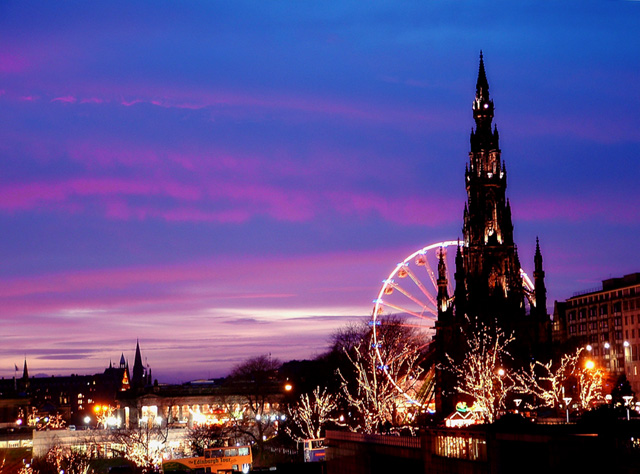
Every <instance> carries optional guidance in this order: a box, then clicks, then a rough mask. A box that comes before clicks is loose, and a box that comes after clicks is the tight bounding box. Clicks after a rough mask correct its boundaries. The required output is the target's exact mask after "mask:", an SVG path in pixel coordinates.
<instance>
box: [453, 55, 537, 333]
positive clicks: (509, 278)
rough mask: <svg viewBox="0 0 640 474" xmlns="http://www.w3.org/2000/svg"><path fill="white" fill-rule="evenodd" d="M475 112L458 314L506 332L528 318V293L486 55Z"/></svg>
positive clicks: (468, 173)
mask: <svg viewBox="0 0 640 474" xmlns="http://www.w3.org/2000/svg"><path fill="white" fill-rule="evenodd" d="M472 110H473V118H474V121H475V125H476V127H475V130H474V129H472V130H471V140H470V141H471V151H470V152H469V163H468V164H467V167H466V172H465V183H466V190H467V203H466V204H465V210H464V214H463V216H464V224H463V228H462V233H463V238H464V243H465V249H464V252H463V259H462V264H463V265H462V266H463V268H462V270H463V273H464V284H465V293H466V295H465V296H466V298H465V300H466V301H465V305H464V306H465V307H464V309H463V308H461V307H459V306H456V309H457V311H456V315H457V316H458V317H460V316H464V315H465V314H466V315H467V316H469V317H470V318H472V319H475V318H477V320H478V321H480V322H483V323H485V324H492V323H493V321H496V320H497V321H498V324H499V325H500V326H501V327H503V328H505V329H506V326H509V325H510V324H509V322H510V320H513V319H514V318H520V317H522V316H524V314H525V305H524V298H525V294H524V291H523V287H522V281H521V278H520V265H519V262H518V256H517V251H516V246H515V244H514V242H513V223H512V222H511V206H510V204H509V201H508V200H507V198H506V189H507V172H506V166H505V164H504V162H503V161H501V151H500V145H499V135H498V129H497V127H495V126H494V127H493V129H492V121H493V113H494V105H493V100H491V98H490V96H489V83H488V81H487V75H486V72H485V67H484V59H483V57H482V53H480V66H479V70H478V80H477V82H476V95H475V99H474V101H473V107H472Z"/></svg>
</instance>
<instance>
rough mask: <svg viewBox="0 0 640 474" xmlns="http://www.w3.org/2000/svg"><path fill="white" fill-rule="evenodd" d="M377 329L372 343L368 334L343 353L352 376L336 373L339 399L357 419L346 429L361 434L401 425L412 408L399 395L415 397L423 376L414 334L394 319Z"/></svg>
mask: <svg viewBox="0 0 640 474" xmlns="http://www.w3.org/2000/svg"><path fill="white" fill-rule="evenodd" d="M377 329H378V331H377V338H376V339H375V340H374V338H373V334H372V331H369V332H368V333H367V334H366V335H365V336H364V337H363V338H362V339H361V340H360V342H358V343H357V344H355V345H354V346H353V347H352V348H351V350H350V351H348V352H346V355H347V358H348V360H349V362H350V370H351V371H352V375H351V374H344V373H343V371H342V370H341V369H338V371H337V374H338V377H339V378H340V379H341V381H342V384H343V385H342V389H343V392H342V396H343V397H344V399H345V400H346V401H347V403H348V404H349V405H350V406H351V407H352V408H353V409H354V410H355V412H356V413H357V415H358V419H357V421H356V422H355V423H353V424H349V427H350V429H352V430H354V431H359V432H364V433H374V432H375V431H377V430H378V429H379V428H380V427H381V426H382V425H383V424H392V425H396V426H397V425H401V424H402V423H403V421H404V419H405V416H404V415H406V413H407V411H408V410H409V409H410V408H412V407H413V404H411V402H410V401H409V400H408V399H407V398H405V397H404V396H402V394H401V392H404V393H406V394H415V393H416V392H417V387H418V386H419V384H420V382H421V375H422V372H423V369H422V368H421V367H420V361H421V359H422V353H421V350H420V348H421V341H420V338H419V335H418V334H416V333H415V331H414V330H412V329H411V328H408V327H407V326H405V325H404V324H403V323H402V320H401V319H397V318H388V319H387V320H386V321H385V323H384V324H381V325H380V326H379V327H378V328H377ZM374 341H377V342H374ZM376 349H377V351H378V352H376ZM378 353H379V354H380V357H378ZM347 421H348V420H347Z"/></svg>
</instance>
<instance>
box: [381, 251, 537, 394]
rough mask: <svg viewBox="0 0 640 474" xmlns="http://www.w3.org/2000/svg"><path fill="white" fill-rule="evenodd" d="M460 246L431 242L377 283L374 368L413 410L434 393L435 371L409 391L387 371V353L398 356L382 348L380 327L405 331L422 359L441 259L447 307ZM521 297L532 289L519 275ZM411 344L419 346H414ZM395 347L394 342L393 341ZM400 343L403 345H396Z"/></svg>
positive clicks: (435, 303) (435, 304)
mask: <svg viewBox="0 0 640 474" xmlns="http://www.w3.org/2000/svg"><path fill="white" fill-rule="evenodd" d="M463 245H464V244H463V243H461V242H459V241H456V240H447V241H443V242H437V243H434V244H431V245H427V246H426V247H423V248H421V249H420V250H417V251H416V252H414V253H412V254H411V255H409V256H408V257H407V258H405V259H404V260H403V261H402V262H400V263H398V264H397V265H396V267H395V268H394V269H393V271H392V272H391V273H390V274H389V276H388V277H387V278H386V279H385V280H383V281H382V287H381V288H380V291H379V292H378V296H377V298H376V299H375V300H374V301H373V303H374V307H373V314H372V321H371V323H370V324H371V325H372V327H373V348H374V350H375V354H376V359H377V360H378V364H379V365H378V369H380V370H382V371H383V372H384V373H385V375H386V377H387V378H388V379H389V381H390V382H391V384H392V385H393V386H394V387H395V388H396V389H397V390H398V392H399V393H400V394H401V395H402V396H403V397H405V398H406V400H407V401H408V402H409V403H410V404H412V405H417V406H425V405H426V404H428V403H429V401H430V399H431V398H432V397H433V395H434V393H435V368H434V367H433V366H432V367H430V368H429V369H428V370H427V371H426V372H424V374H423V376H422V379H423V380H422V381H421V383H420V384H419V385H418V386H417V388H416V384H415V383H411V384H409V385H410V388H408V384H407V383H406V380H405V379H404V377H403V375H401V374H399V373H398V372H397V371H393V370H389V367H390V363H389V358H390V357H394V356H393V355H391V356H390V354H397V353H398V351H397V350H396V351H393V350H389V348H385V347H384V345H385V344H386V343H387V341H385V340H384V335H383V328H384V327H385V324H387V323H388V322H393V324H396V325H399V326H402V327H403V328H407V331H409V332H410V333H411V336H412V343H413V344H412V350H414V351H417V352H420V353H423V354H424V356H425V358H426V352H427V348H428V347H429V345H430V343H431V340H432V338H433V336H434V335H435V321H436V319H437V317H438V263H439V261H440V258H442V259H443V260H444V263H445V268H446V279H447V293H448V300H447V301H446V303H447V306H450V305H451V303H452V301H453V295H454V288H453V281H454V279H453V275H452V273H451V269H455V256H456V253H457V250H458V246H463ZM520 276H521V277H522V282H523V287H524V290H525V295H526V296H527V298H528V299H529V300H530V302H533V301H532V298H533V295H534V291H533V284H532V282H531V280H530V279H529V277H528V276H527V274H526V273H525V272H524V271H522V270H520ZM416 341H419V342H418V343H416ZM393 343H394V344H398V341H397V340H396V341H395V342H393ZM400 344H404V342H400Z"/></svg>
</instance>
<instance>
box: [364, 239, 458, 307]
mask: <svg viewBox="0 0 640 474" xmlns="http://www.w3.org/2000/svg"><path fill="white" fill-rule="evenodd" d="M451 245H455V246H456V247H457V246H458V245H459V246H461V247H463V246H464V244H463V243H461V242H459V241H457V240H445V241H443V242H438V243H437V244H431V245H427V246H426V247H423V248H421V249H420V250H417V251H416V252H413V253H412V254H411V255H409V256H408V257H407V258H405V259H404V260H403V261H402V262H401V263H398V264H397V265H396V268H395V269H394V270H393V271H392V272H391V273H390V274H389V276H388V277H387V278H386V280H383V281H382V282H383V283H384V285H382V288H381V289H380V293H378V298H377V299H376V300H374V303H375V304H376V305H375V307H374V312H373V319H374V320H375V319H376V316H377V314H378V313H377V311H376V310H377V309H378V306H379V305H381V304H384V302H383V301H382V296H383V295H384V290H385V288H387V286H388V285H389V283H390V282H391V280H393V277H395V276H396V274H397V273H398V271H399V270H400V269H401V268H402V267H403V266H405V265H407V263H408V262H410V261H412V260H413V259H414V258H416V257H417V256H418V255H424V254H426V253H427V252H428V251H429V250H433V249H437V248H447V247H449V246H451Z"/></svg>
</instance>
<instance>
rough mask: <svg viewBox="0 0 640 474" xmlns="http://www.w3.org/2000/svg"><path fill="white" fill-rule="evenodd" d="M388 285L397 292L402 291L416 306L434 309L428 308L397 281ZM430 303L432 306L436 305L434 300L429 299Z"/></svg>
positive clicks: (431, 310)
mask: <svg viewBox="0 0 640 474" xmlns="http://www.w3.org/2000/svg"><path fill="white" fill-rule="evenodd" d="M390 286H392V287H393V288H394V289H395V290H398V292H399V293H402V294H403V295H404V296H406V297H407V298H409V299H410V300H411V301H413V302H414V303H415V304H417V305H418V306H422V307H423V308H426V309H428V310H429V311H430V312H432V313H433V312H434V311H435V309H432V308H429V307H428V306H427V305H426V304H425V303H424V302H422V301H420V300H419V299H418V298H416V297H415V296H413V295H412V294H411V293H409V292H408V291H407V290H405V289H404V288H402V287H401V286H400V285H398V284H397V283H391V284H390ZM429 302H430V303H431V304H433V306H434V308H435V307H436V303H435V302H434V301H431V300H430V301H429Z"/></svg>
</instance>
